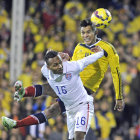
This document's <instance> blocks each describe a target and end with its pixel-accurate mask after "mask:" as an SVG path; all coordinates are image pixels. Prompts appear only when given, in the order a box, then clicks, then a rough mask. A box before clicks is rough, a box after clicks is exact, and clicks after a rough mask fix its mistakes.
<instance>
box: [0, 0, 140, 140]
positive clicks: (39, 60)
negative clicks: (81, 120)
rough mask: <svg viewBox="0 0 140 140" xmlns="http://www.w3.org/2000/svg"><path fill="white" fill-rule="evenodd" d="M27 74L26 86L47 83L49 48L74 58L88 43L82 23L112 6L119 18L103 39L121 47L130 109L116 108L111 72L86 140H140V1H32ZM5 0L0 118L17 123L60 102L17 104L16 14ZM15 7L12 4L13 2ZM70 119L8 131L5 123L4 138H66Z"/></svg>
mask: <svg viewBox="0 0 140 140" xmlns="http://www.w3.org/2000/svg"><path fill="white" fill-rule="evenodd" d="M26 2H27V3H26V12H25V21H24V44H23V64H22V74H21V75H20V76H19V78H18V79H19V80H22V81H23V85H24V87H27V86H29V85H31V84H36V83H38V84H42V83H43V82H45V78H44V77H43V76H42V75H41V72H40V69H41V67H42V65H43V64H44V60H43V57H44V53H45V52H46V50H48V49H53V50H56V51H62V52H66V53H68V54H69V55H70V56H72V54H73V50H74V47H75V46H76V44H77V43H78V42H82V39H81V37H80V30H79V29H80V27H79V24H80V21H81V20H82V19H85V18H89V17H90V15H91V13H92V12H93V11H94V10H95V9H97V8H101V7H103V8H107V9H108V10H109V11H110V12H111V14H112V17H113V20H112V22H111V24H110V26H109V28H106V29H104V30H99V31H98V32H99V36H98V37H101V38H102V39H103V40H105V41H108V42H110V43H112V44H113V45H114V47H115V48H116V50H117V52H118V54H119V58H120V66H121V76H122V80H123V94H124V98H125V109H124V111H123V112H121V113H120V112H117V111H114V110H113V106H114V98H115V93H114V89H113V88H114V87H113V83H112V77H111V74H110V70H108V72H107V73H106V75H105V78H104V81H103V82H102V84H101V87H100V89H99V90H98V92H97V94H96V96H95V102H94V106H95V118H93V120H92V123H91V128H90V130H89V133H88V135H87V138H86V140H92V139H94V140H140V102H139V101H140V88H139V85H140V23H139V22H140V1H139V0H135V1H133V0H122V1H121V0H109V1H108V0H105V1H103V0H86V1H82V0H81V1H80V0H79V1H78V0H73V1H72V0H69V1H66V0H65V1H63V0H53V1H52V0H36V1H34V0H30V1H26ZM7 6H8V3H6V1H4V0H0V118H1V117H2V116H8V117H10V118H13V119H15V120H17V119H20V118H23V117H25V116H27V115H30V114H32V113H36V112H39V111H41V110H44V109H45V108H46V107H47V106H49V105H50V104H52V103H53V102H55V99H52V98H51V97H49V96H48V97H45V96H42V97H39V98H36V99H31V98H26V99H24V100H23V101H22V102H21V103H17V102H16V101H14V100H13V94H14V87H13V85H14V83H11V82H10V73H9V71H10V70H9V64H10V38H11V21H12V18H11V14H10V13H11V10H9V9H10V8H7ZM9 7H10V3H9ZM67 135H68V134H67V126H66V119H65V115H60V116H58V117H56V118H52V119H50V120H49V121H48V122H47V123H43V124H40V125H37V126H35V125H33V126H30V127H22V128H20V129H12V130H10V131H5V129H4V128H3V126H2V122H1V119H0V140H66V139H67Z"/></svg>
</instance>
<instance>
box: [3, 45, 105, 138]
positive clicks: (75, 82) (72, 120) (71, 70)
mask: <svg viewBox="0 0 140 140" xmlns="http://www.w3.org/2000/svg"><path fill="white" fill-rule="evenodd" d="M95 50H96V52H97V53H95V54H92V55H90V56H88V57H85V58H83V59H81V60H78V61H71V62H70V61H62V59H61V57H60V55H59V54H58V52H56V51H49V52H47V53H46V55H45V62H46V64H45V65H44V66H43V67H42V69H41V72H42V74H43V75H44V76H45V77H46V78H47V80H48V83H49V85H50V86H51V87H52V89H53V90H54V91H55V93H56V95H57V96H58V97H59V98H60V99H61V100H62V101H63V102H64V104H65V107H66V114H67V127H68V132H69V139H73V138H74V139H75V140H84V138H85V135H86V133H87V131H88V129H89V126H90V121H91V118H92V116H93V113H94V106H93V97H92V96H90V95H88V94H87V92H86V90H85V88H84V86H83V84H82V81H81V79H80V76H79V73H80V72H81V71H82V70H83V69H84V68H85V67H86V66H87V65H89V64H91V63H93V62H95V61H96V60H97V59H99V58H101V57H102V56H103V55H104V51H103V50H102V49H101V48H100V47H97V48H95ZM46 120H47V117H46V114H45V111H43V112H41V113H38V114H33V115H30V116H28V117H26V118H24V119H22V120H18V121H15V120H12V119H9V118H7V117H2V122H3V125H4V126H5V127H6V128H7V129H11V128H17V127H22V126H27V125H33V124H39V123H43V122H46Z"/></svg>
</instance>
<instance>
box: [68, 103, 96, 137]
mask: <svg viewBox="0 0 140 140" xmlns="http://www.w3.org/2000/svg"><path fill="white" fill-rule="evenodd" d="M66 114H67V127H68V132H69V139H73V138H74V133H75V131H81V132H86V133H87V132H88V129H89V127H90V122H91V119H92V117H93V114H94V106H93V100H91V101H89V102H86V103H82V104H79V106H78V107H76V108H74V109H72V110H70V111H66Z"/></svg>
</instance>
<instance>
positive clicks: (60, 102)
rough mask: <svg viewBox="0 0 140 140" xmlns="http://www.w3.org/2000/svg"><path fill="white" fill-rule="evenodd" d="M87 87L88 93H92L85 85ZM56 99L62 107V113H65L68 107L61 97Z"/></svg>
mask: <svg viewBox="0 0 140 140" xmlns="http://www.w3.org/2000/svg"><path fill="white" fill-rule="evenodd" d="M85 89H86V91H87V93H88V95H91V91H90V90H89V89H88V88H86V87H85ZM56 101H57V102H58V103H59V106H60V109H61V114H63V113H65V112H66V109H65V105H64V103H63V102H62V101H61V99H60V98H58V99H56Z"/></svg>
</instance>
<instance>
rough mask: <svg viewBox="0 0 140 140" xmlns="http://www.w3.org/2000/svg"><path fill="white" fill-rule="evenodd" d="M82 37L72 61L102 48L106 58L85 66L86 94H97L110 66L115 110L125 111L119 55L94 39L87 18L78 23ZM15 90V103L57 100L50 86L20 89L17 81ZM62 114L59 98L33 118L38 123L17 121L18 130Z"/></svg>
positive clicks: (103, 42) (90, 23) (7, 123)
mask: <svg viewBox="0 0 140 140" xmlns="http://www.w3.org/2000/svg"><path fill="white" fill-rule="evenodd" d="M81 36H82V38H83V41H84V43H79V44H78V45H77V46H76V48H75V50H74V54H73V57H72V60H78V59H82V58H83V57H86V56H88V55H90V54H93V53H94V52H96V49H98V46H99V47H101V48H102V49H104V51H105V56H103V57H102V58H100V59H99V60H97V61H96V62H95V63H94V64H90V65H89V66H87V67H86V68H85V69H84V70H83V71H82V72H81V73H80V77H81V79H82V82H83V84H84V86H85V88H86V89H87V92H88V93H89V92H90V93H91V92H93V93H95V92H96V90H97V89H98V88H99V86H100V83H101V81H102V80H103V78H104V75H105V72H106V71H107V69H108V66H110V68H111V73H112V77H113V83H114V87H115V93H116V104H115V107H114V109H115V110H118V111H122V110H123V108H124V101H123V95H122V81H121V75H120V67H119V56H118V54H117V53H116V51H115V49H114V47H113V46H112V45H111V44H110V43H108V42H105V41H103V40H101V39H98V38H97V32H96V28H95V26H94V25H93V24H92V22H91V21H90V20H89V19H87V20H83V21H82V22H81ZM60 55H61V58H62V59H66V58H67V55H66V54H62V53H60ZM68 76H69V75H68ZM67 78H69V77H67ZM15 89H16V92H15V96H14V99H16V100H18V101H19V100H21V99H22V98H23V97H37V96H41V95H42V94H47V95H50V96H53V97H57V96H56V95H55V93H54V92H53V90H52V89H51V87H50V86H49V84H44V85H34V86H30V87H27V88H25V89H24V88H23V87H22V84H21V82H16V85H15ZM63 111H65V107H64V104H63V102H62V101H60V100H59V99H58V102H56V103H54V104H52V105H51V106H50V107H49V108H47V109H46V110H45V111H44V112H43V114H40V115H38V114H37V115H36V117H37V118H38V119H40V120H41V121H39V122H36V121H35V120H33V117H32V116H29V117H27V118H25V119H23V120H21V121H19V124H20V125H19V126H18V127H20V126H23V125H24V126H26V125H33V124H38V123H42V122H44V121H46V120H47V119H49V118H51V117H54V116H56V115H58V114H60V113H61V112H63ZM31 120H32V121H31ZM4 122H6V125H4V126H5V127H7V128H8V129H11V128H13V125H12V124H13V120H11V119H10V120H9V119H7V118H6V119H5V118H4Z"/></svg>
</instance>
